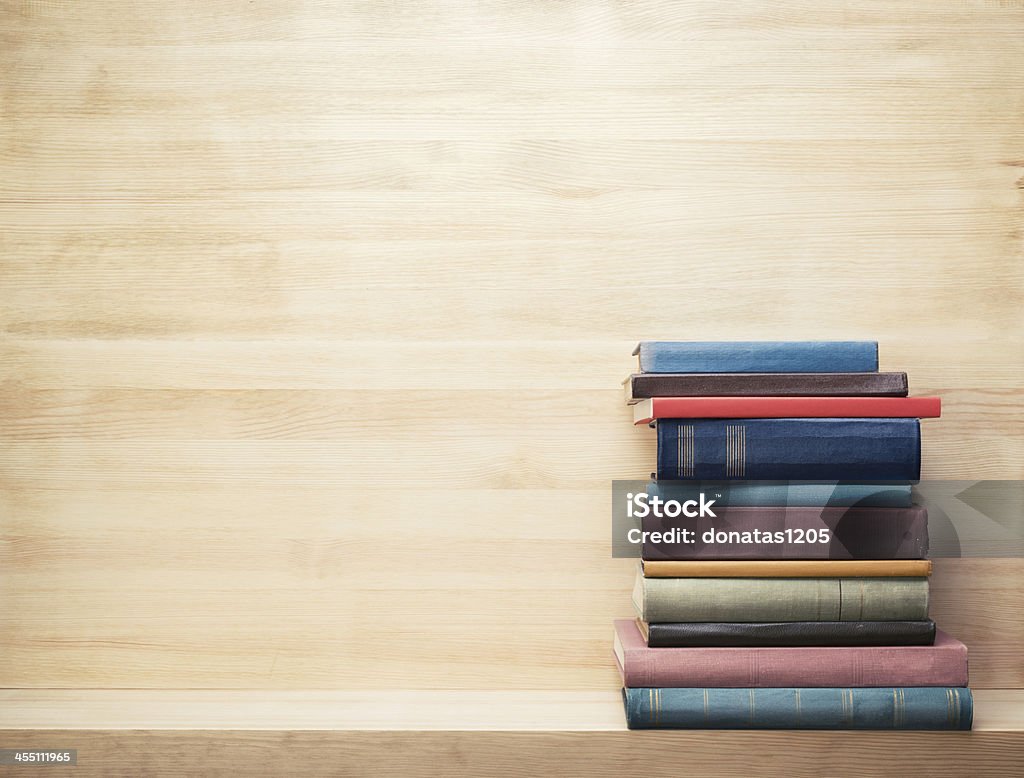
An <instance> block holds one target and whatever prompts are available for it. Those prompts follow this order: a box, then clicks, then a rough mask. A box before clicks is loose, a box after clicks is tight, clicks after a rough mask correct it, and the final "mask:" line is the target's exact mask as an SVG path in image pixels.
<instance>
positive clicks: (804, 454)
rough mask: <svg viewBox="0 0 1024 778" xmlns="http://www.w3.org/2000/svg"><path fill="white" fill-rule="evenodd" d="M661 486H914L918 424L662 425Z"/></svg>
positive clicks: (753, 421) (726, 422)
mask: <svg viewBox="0 0 1024 778" xmlns="http://www.w3.org/2000/svg"><path fill="white" fill-rule="evenodd" d="M657 428H658V471H657V474H656V476H657V479H658V480H659V481H671V480H693V479H704V480H709V481H714V480H730V479H745V480H767V481H772V480H807V481H818V480H821V481H829V480H835V481H904V480H905V481H916V480H918V479H919V478H920V476H921V422H920V421H919V420H918V419H889V418H874V419H829V418H806V419H660V420H659V421H658V422H657Z"/></svg>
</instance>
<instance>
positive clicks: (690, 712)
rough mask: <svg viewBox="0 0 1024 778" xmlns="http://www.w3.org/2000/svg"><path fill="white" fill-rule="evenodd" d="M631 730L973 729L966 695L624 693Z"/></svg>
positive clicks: (916, 691) (951, 691) (890, 691)
mask: <svg viewBox="0 0 1024 778" xmlns="http://www.w3.org/2000/svg"><path fill="white" fill-rule="evenodd" d="M622 697H623V700H624V702H625V705H626V724H627V726H628V727H629V728H630V729H953V730H961V729H970V728H971V722H972V720H973V717H974V700H973V698H972V697H971V690H970V689H968V688H966V687H950V688H944V687H934V686H929V687H912V688H856V689H811V688H805V689H795V688H784V689H649V688H635V689H623V690H622Z"/></svg>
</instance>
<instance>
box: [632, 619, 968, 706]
mask: <svg viewBox="0 0 1024 778" xmlns="http://www.w3.org/2000/svg"><path fill="white" fill-rule="evenodd" d="M615 656H616V658H617V659H618V660H619V668H620V669H621V671H622V682H623V686H625V687H627V688H637V687H640V688H647V687H654V688H679V687H682V688H691V687H696V688H709V687H717V688H741V689H742V688H775V687H797V688H809V687H823V688H851V687H857V686H897V687H898V686H967V646H965V645H964V644H963V643H961V642H960V641H959V640H956V639H955V638H952V637H950V636H949V635H947V634H946V633H945V632H942V631H939V630H936V632H935V645H933V646H838V647H837V646H822V647H817V646H814V647H799V648H648V647H647V643H646V641H644V638H643V635H641V634H640V630H639V629H638V628H637V625H636V623H635V622H634V621H632V620H629V619H618V620H616V622H615Z"/></svg>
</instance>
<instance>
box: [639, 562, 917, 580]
mask: <svg viewBox="0 0 1024 778" xmlns="http://www.w3.org/2000/svg"><path fill="white" fill-rule="evenodd" d="M640 564H641V567H642V569H643V571H644V577H646V578H882V577H893V578H927V577H928V576H930V575H931V574H932V563H931V562H930V561H928V560H927V559H904V560H890V559H857V560H852V559H822V560H796V559H785V560H764V559H749V560H737V561H727V560H717V559H698V560H682V561H675V560H643V561H641V563H640Z"/></svg>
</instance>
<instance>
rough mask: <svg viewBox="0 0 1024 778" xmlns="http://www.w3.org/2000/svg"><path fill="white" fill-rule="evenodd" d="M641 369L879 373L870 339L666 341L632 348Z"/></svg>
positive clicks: (875, 351) (671, 371)
mask: <svg viewBox="0 0 1024 778" xmlns="http://www.w3.org/2000/svg"><path fill="white" fill-rule="evenodd" d="M633 353H634V354H636V355H638V356H639V357H640V372H641V373H877V372H878V343H877V342H876V341H873V340H831V341H829V340H821V341H814V340H812V341H774V342H773V341H666V340H648V341H644V342H642V343H640V345H638V346H637V347H636V349H635V350H634V351H633Z"/></svg>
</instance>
